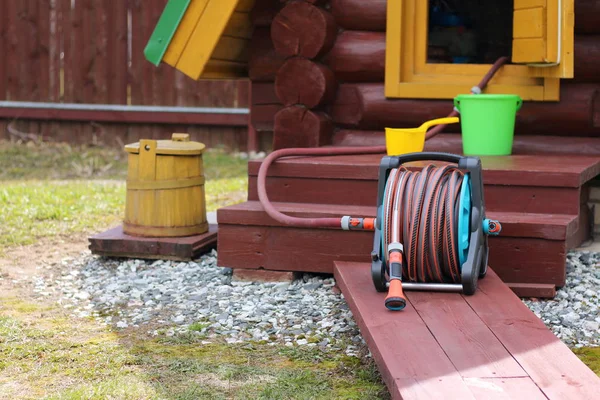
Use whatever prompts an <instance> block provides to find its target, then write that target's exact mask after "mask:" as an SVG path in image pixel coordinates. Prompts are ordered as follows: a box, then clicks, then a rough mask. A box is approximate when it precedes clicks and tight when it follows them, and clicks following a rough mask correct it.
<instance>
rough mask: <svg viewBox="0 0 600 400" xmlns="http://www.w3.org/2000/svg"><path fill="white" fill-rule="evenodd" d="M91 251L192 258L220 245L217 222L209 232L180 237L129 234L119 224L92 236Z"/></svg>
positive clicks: (107, 254)
mask: <svg viewBox="0 0 600 400" xmlns="http://www.w3.org/2000/svg"><path fill="white" fill-rule="evenodd" d="M89 241H90V245H89V248H90V250H91V251H92V254H97V255H100V256H105V257H125V258H143V259H169V260H181V261H191V260H193V259H195V258H197V257H198V256H200V255H202V254H204V253H206V252H208V251H210V250H211V249H213V248H215V247H216V246H217V225H215V224H210V225H209V230H208V232H207V233H205V234H202V235H195V236H186V237H179V238H144V237H135V236H130V235H126V234H124V233H123V227H122V226H117V227H115V228H112V229H109V230H107V231H105V232H102V233H99V234H97V235H95V236H92V237H90V238H89Z"/></svg>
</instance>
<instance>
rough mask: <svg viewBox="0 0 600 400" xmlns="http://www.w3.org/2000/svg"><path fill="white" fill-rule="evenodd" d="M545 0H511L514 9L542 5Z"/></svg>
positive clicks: (544, 3)
mask: <svg viewBox="0 0 600 400" xmlns="http://www.w3.org/2000/svg"><path fill="white" fill-rule="evenodd" d="M544 5H546V0H515V1H514V2H513V8H514V9H515V10H522V9H525V8H535V7H544Z"/></svg>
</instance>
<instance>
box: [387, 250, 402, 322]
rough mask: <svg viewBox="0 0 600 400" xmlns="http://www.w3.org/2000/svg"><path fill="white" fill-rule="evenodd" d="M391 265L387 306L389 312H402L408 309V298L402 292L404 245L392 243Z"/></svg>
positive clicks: (390, 252)
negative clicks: (405, 308)
mask: <svg viewBox="0 0 600 400" xmlns="http://www.w3.org/2000/svg"><path fill="white" fill-rule="evenodd" d="M388 249H389V263H390V287H389V288H388V295H387V296H386V297H385V306H386V307H387V308H388V310H392V311H400V310H402V309H403V308H404V307H406V297H404V291H403V290H402V251H403V250H404V247H403V246H402V243H396V242H395V243H390V244H389V246H388Z"/></svg>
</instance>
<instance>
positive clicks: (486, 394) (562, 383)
mask: <svg viewBox="0 0 600 400" xmlns="http://www.w3.org/2000/svg"><path fill="white" fill-rule="evenodd" d="M488 271H489V272H488V275H487V276H486V277H485V278H484V279H482V280H481V281H480V286H479V289H478V291H477V293H476V294H475V295H473V296H462V295H461V294H456V293H430V292H408V293H407V297H408V300H409V302H408V305H407V307H406V308H405V309H404V310H403V311H401V312H391V311H388V310H387V309H386V308H385V307H384V297H385V294H384V293H378V292H376V291H375V288H374V287H373V284H372V282H371V277H370V264H366V263H356V262H335V268H334V273H335V277H336V281H337V283H338V285H339V286H340V288H341V290H342V293H343V294H344V297H345V299H346V301H347V302H348V304H349V306H350V308H351V310H352V313H353V315H354V318H355V319H356V321H357V323H358V325H359V327H360V330H361V334H362V335H363V337H364V339H365V341H366V342H367V344H368V346H369V348H370V350H371V352H372V354H373V357H374V358H375V360H376V362H377V364H378V367H379V370H380V371H381V373H382V375H383V379H384V381H385V383H386V385H387V387H388V389H389V390H390V392H391V394H392V398H393V399H419V400H422V399H436V400H438V399H461V400H462V399H486V400H488V399H527V400H535V399H557V400H566V399H578V400H588V399H589V400H592V399H598V398H600V378H599V377H598V376H596V374H594V373H593V372H592V371H591V370H590V369H589V368H588V367H587V366H586V365H585V364H583V363H582V362H581V361H580V360H579V359H578V358H577V356H575V355H574V354H573V352H572V351H571V350H570V349H569V348H568V347H567V346H566V345H565V344H563V343H562V342H561V341H560V340H559V339H558V338H557V337H556V336H555V335H554V334H553V333H552V332H551V331H550V330H549V329H547V328H546V326H545V325H544V323H543V322H542V321H541V320H540V319H539V318H537V317H536V316H535V315H534V314H533V313H532V312H531V311H530V310H529V309H528V308H527V306H525V305H524V304H523V303H522V302H521V300H520V299H519V298H518V297H517V296H516V295H515V294H514V293H513V292H512V291H511V290H510V289H509V288H508V287H507V286H506V285H505V284H504V283H502V281H501V280H500V279H499V278H498V276H497V275H496V274H495V273H494V271H492V270H491V269H488Z"/></svg>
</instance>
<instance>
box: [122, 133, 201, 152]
mask: <svg viewBox="0 0 600 400" xmlns="http://www.w3.org/2000/svg"><path fill="white" fill-rule="evenodd" d="M145 144H150V145H152V146H155V149H154V151H155V152H156V154H171V155H188V156H189V155H196V154H202V152H203V151H204V149H205V147H206V146H204V144H202V143H199V142H190V135H189V134H187V133H174V134H173V135H172V136H171V140H146V141H145V142H144V143H142V141H140V142H139V143H132V144H128V145H126V146H125V150H126V151H127V152H128V153H135V154H138V153H139V152H140V148H142V149H143V148H144V145H145Z"/></svg>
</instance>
